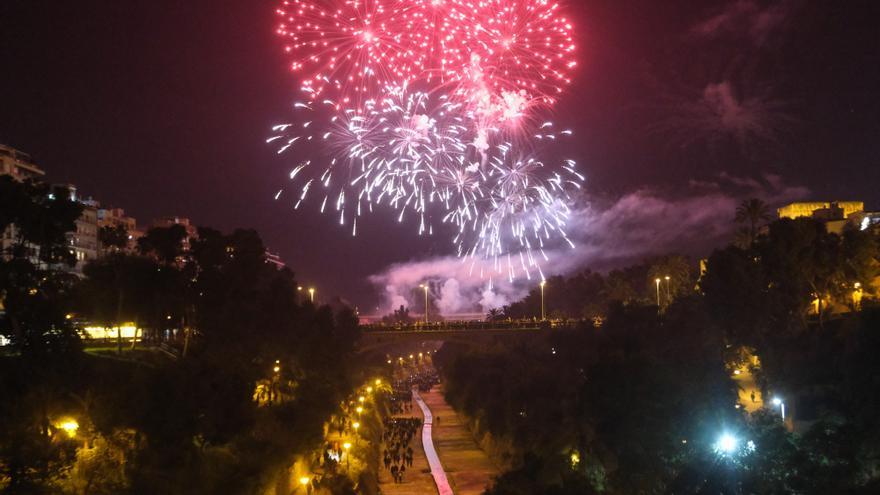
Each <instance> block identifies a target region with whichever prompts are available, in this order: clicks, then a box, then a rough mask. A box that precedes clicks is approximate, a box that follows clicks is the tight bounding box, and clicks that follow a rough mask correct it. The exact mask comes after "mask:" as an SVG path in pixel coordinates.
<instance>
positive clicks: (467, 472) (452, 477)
mask: <svg viewBox="0 0 880 495" xmlns="http://www.w3.org/2000/svg"><path fill="white" fill-rule="evenodd" d="M414 396H415V395H414ZM419 399H420V400H419V402H418V404H419V407H422V410H423V411H424V410H426V409H427V410H428V412H429V413H430V414H431V415H432V424H431V428H430V430H433V439H431V435H430V434H428V435H427V436H424V435H425V434H424V433H423V436H424V439H423V441H424V442H425V446H426V448H425V450H426V453H427V450H428V449H427V445H428V442H430V443H431V450H435V449H436V453H437V454H438V455H437V457H439V459H438V463H439V461H440V460H442V461H443V465H442V467H440V469H441V472H443V481H445V482H446V484H447V486H448V485H451V487H452V490H453V491H450V492H443V491H441V492H440V493H441V495H444V493H455V494H456V495H481V494H482V493H483V492H484V491H485V490H486V488H487V487H488V486H489V485H491V484H492V479H493V478H494V477H495V476H497V475H498V474H499V473H498V469H497V468H496V467H495V465H494V464H492V461H491V460H489V456H487V455H486V453H485V452H483V451H482V450H481V449H480V447H479V446H478V445H477V443H476V442H475V441H474V438H473V436H472V435H471V432H470V430H468V428H467V426H466V425H465V424H464V423H462V422H461V421H460V420H459V419H458V415H457V414H456V413H455V410H454V409H452V407H451V406H450V405H449V404H447V403H446V400H445V399H444V398H443V393H442V391H441V390H440V389H439V387H434V388H432V389H431V390H430V391H429V392H425V393H422V394H421V396H420V397H419ZM423 404H424V405H423ZM429 461H430V458H429ZM444 468H445V469H444ZM432 471H433V464H432ZM435 480H436V477H435ZM438 486H440V484H439V483H438Z"/></svg>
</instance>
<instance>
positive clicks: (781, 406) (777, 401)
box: [773, 397, 785, 423]
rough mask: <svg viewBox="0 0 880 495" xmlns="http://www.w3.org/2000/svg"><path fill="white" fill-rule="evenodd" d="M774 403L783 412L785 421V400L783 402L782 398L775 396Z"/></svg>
mask: <svg viewBox="0 0 880 495" xmlns="http://www.w3.org/2000/svg"><path fill="white" fill-rule="evenodd" d="M773 405H774V406H776V407H778V408H779V411H780V413H781V414H782V422H783V423H784V422H785V402H782V399H780V398H779V397H774V398H773Z"/></svg>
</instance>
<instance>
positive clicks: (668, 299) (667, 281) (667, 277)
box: [665, 275, 672, 304]
mask: <svg viewBox="0 0 880 495" xmlns="http://www.w3.org/2000/svg"><path fill="white" fill-rule="evenodd" d="M665 278H666V304H669V303H670V301H672V297H671V296H670V294H669V280H670V277H669V275H667V276H666V277H665Z"/></svg>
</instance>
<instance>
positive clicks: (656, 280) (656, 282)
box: [654, 277, 660, 311]
mask: <svg viewBox="0 0 880 495" xmlns="http://www.w3.org/2000/svg"><path fill="white" fill-rule="evenodd" d="M654 283H655V284H657V310H658V311H659V309H660V278H659V277H658V278H655V279H654Z"/></svg>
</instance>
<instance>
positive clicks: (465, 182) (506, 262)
mask: <svg viewBox="0 0 880 495" xmlns="http://www.w3.org/2000/svg"><path fill="white" fill-rule="evenodd" d="M561 11H562V8H561V6H560V5H559V4H558V3H555V2H551V1H547V0H335V1H333V0H284V1H283V2H282V4H281V5H280V6H279V8H278V10H277V13H278V15H279V17H280V18H281V22H280V24H279V26H278V28H277V32H278V34H279V35H280V36H281V38H282V39H283V40H284V50H285V52H286V53H288V54H289V55H290V57H291V65H290V67H291V70H292V71H293V73H294V74H295V76H296V80H297V82H298V84H299V87H300V90H301V91H302V92H303V93H304V94H305V97H304V98H303V100H302V101H300V102H297V103H296V104H295V105H294V109H295V114H296V115H295V118H294V119H293V122H294V123H291V124H284V125H279V126H275V127H274V128H273V132H274V135H273V136H271V137H270V138H269V140H268V141H269V142H271V143H273V144H274V145H276V146H277V150H278V152H279V153H284V152H287V151H291V150H295V151H292V152H291V154H292V155H295V156H296V157H297V163H296V164H295V165H294V166H293V168H292V170H291V171H290V180H291V181H292V183H293V184H294V185H293V186H292V187H290V188H285V189H282V190H280V191H278V193H277V194H276V199H282V198H284V199H288V198H289V197H291V196H292V198H290V200H291V201H292V203H293V205H294V207H295V208H300V207H302V206H303V205H305V204H307V203H308V202H312V203H315V204H317V205H318V208H319V211H321V212H322V213H325V212H333V213H334V214H335V216H337V218H338V222H339V223H340V224H342V225H346V226H350V228H351V232H352V234H353V235H356V234H357V228H358V225H357V222H358V219H359V218H360V217H361V216H362V215H364V214H365V213H368V212H373V211H376V210H382V211H388V212H393V214H394V215H396V217H397V220H398V221H400V222H404V221H413V222H414V223H416V224H417V225H418V233H419V234H420V235H422V234H428V235H430V234H433V233H434V231H435V229H436V228H437V227H438V224H446V225H447V227H445V228H444V229H443V231H444V232H445V231H451V230H454V232H455V234H454V237H453V243H454V245H455V247H456V249H457V252H458V254H459V256H461V257H462V258H469V259H474V260H477V259H480V260H491V261H492V262H493V263H494V264H495V268H496V271H498V272H501V271H502V270H504V268H503V267H502V264H503V266H506V271H507V273H508V275H509V276H510V277H511V278H513V277H516V276H517V275H518V274H519V273H520V272H522V273H525V274H526V275H527V276H530V274H531V272H537V273H539V274H540V276H541V277H543V273H542V272H541V268H540V262H539V259H546V258H547V254H546V252H545V248H546V247H547V246H549V245H551V244H553V243H558V242H560V241H564V242H568V244H571V241H570V240H569V239H568V236H567V235H566V232H565V227H566V223H567V220H568V217H569V214H570V205H571V203H572V197H571V193H572V192H573V191H576V190H577V189H579V188H580V186H581V183H582V182H583V181H584V177H583V176H582V175H581V174H580V173H578V171H577V170H576V165H575V162H574V161H572V160H559V161H558V163H555V162H546V161H544V160H542V159H541V158H540V157H539V156H538V154H539V153H540V152H542V151H546V147H547V146H548V145H551V144H552V143H554V142H555V141H556V140H557V138H560V137H563V136H565V135H568V134H570V132H569V131H562V132H559V133H556V132H553V124H552V123H550V122H545V121H544V120H543V119H542V115H543V114H545V113H547V112H548V111H549V110H550V108H551V107H552V106H553V105H554V104H555V103H556V101H557V99H558V97H559V95H560V94H561V93H562V92H563V89H564V87H565V86H566V85H567V84H568V83H569V82H570V81H571V79H570V73H571V70H572V69H573V68H574V66H575V63H576V62H575V60H574V50H575V44H574V41H573V38H572V34H571V33H572V30H573V28H572V25H571V23H570V21H569V20H568V19H567V18H566V17H565V16H564V15H563V14H562V12H561Z"/></svg>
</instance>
